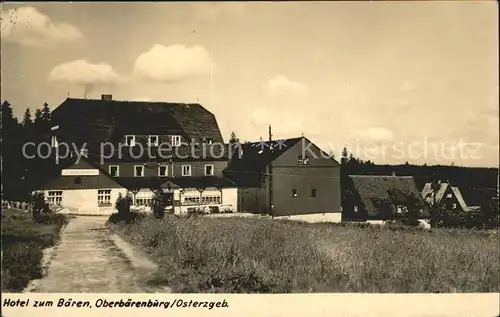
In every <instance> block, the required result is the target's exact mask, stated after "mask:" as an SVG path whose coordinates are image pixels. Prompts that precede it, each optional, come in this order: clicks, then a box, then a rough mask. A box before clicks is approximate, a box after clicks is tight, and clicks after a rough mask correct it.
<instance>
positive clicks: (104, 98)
mask: <svg viewBox="0 0 500 317" xmlns="http://www.w3.org/2000/svg"><path fill="white" fill-rule="evenodd" d="M101 100H106V101H112V100H113V95H101Z"/></svg>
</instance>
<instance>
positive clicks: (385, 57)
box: [1, 1, 499, 167]
mask: <svg viewBox="0 0 500 317" xmlns="http://www.w3.org/2000/svg"><path fill="white" fill-rule="evenodd" d="M1 27H2V38H1V45H2V47H1V62H2V68H1V75H2V77H1V99H2V101H3V100H8V101H9V102H10V103H11V104H12V105H13V108H14V111H15V114H16V115H17V116H19V117H21V116H22V114H23V112H24V111H25V109H26V108H27V107H30V108H31V109H35V108H39V107H41V105H42V104H43V103H44V102H47V103H49V105H50V106H51V108H52V109H53V108H55V107H57V106H58V105H59V104H61V103H62V101H64V99H66V98H67V97H68V96H70V97H74V98H83V97H86V98H91V99H94V98H96V99H98V98H100V96H101V94H112V95H113V99H117V100H143V101H168V102H186V103H189V102H199V103H201V104H202V105H203V106H205V107H206V108H207V109H208V110H210V111H212V112H213V113H214V114H215V115H216V117H217V120H218V123H219V126H220V128H221V131H222V133H223V136H224V138H225V139H226V140H227V139H228V137H229V135H230V133H231V132H232V131H234V132H235V133H236V134H237V136H238V137H239V138H240V139H241V140H248V141H258V140H259V139H260V138H264V139H265V138H267V137H268V126H269V124H271V126H272V134H273V138H274V139H281V138H288V137H297V136H301V135H304V136H305V137H307V138H308V139H310V140H311V141H313V142H315V143H316V144H317V145H319V146H320V147H321V148H322V149H323V150H324V151H325V152H333V153H334V154H335V155H336V157H337V158H338V157H339V155H340V151H341V149H342V148H343V147H344V146H347V147H348V149H349V150H350V151H351V152H353V154H354V155H356V156H358V157H361V158H362V159H365V160H367V159H370V160H372V161H374V162H376V163H381V164H385V163H387V164H395V163H405V162H406V161H408V162H409V163H414V164H423V163H427V164H443V165H450V164H454V165H466V166H491V167H498V165H499V154H498V152H499V147H498V144H499V95H498V94H499V93H498V91H499V82H498V78H499V74H498V44H499V43H498V8H497V2H496V1H470V2H469V1H464V2H462V1H443V2H438V1H432V2H431V1H429V2H422V1H416V2H413V1H412V2H404V1H398V2H382V1H380V2H379V1H373V2H368V1H365V2H315V1H303V2H286V3H278V2H254V3H249V2H234V3H221V2H219V3H217V2H213V3H210V2H191V3H189V2H185V3H182V2H178V3H166V2H165V3H144V4H140V3H97V2H96V3H28V2H24V3H10V4H9V3H7V4H6V3H2V26H1Z"/></svg>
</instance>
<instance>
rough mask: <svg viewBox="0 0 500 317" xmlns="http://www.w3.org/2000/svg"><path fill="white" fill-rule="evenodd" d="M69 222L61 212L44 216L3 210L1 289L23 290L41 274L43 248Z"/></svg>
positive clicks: (50, 243)
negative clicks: (38, 217)
mask: <svg viewBox="0 0 500 317" xmlns="http://www.w3.org/2000/svg"><path fill="white" fill-rule="evenodd" d="M66 223H67V219H66V217H64V216H63V215H59V214H49V215H44V216H41V217H40V219H37V221H35V220H33V217H32V215H31V214H29V213H25V212H22V211H18V210H11V209H6V210H2V284H1V285H2V292H22V291H23V289H24V288H25V287H26V286H27V285H28V283H29V281H30V280H33V279H37V278H41V277H42V268H41V262H42V257H43V249H45V248H47V247H50V246H53V245H54V244H55V243H56V242H57V241H58V239H59V233H60V230H61V228H62V227H63V226H64V225H65V224H66Z"/></svg>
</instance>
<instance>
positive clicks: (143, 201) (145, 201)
mask: <svg viewBox="0 0 500 317" xmlns="http://www.w3.org/2000/svg"><path fill="white" fill-rule="evenodd" d="M152 202H153V199H151V198H136V199H135V205H136V206H151V205H152Z"/></svg>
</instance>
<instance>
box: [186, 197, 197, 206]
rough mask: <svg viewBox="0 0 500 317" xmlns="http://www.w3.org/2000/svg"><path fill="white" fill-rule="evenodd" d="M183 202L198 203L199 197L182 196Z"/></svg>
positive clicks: (187, 203) (188, 203)
mask: <svg viewBox="0 0 500 317" xmlns="http://www.w3.org/2000/svg"><path fill="white" fill-rule="evenodd" d="M184 204H186V205H199V204H200V197H184Z"/></svg>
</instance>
